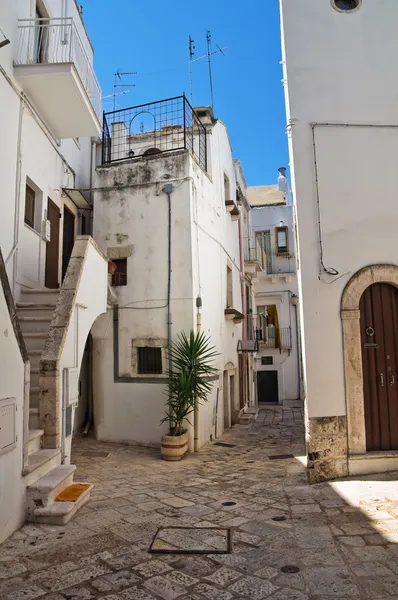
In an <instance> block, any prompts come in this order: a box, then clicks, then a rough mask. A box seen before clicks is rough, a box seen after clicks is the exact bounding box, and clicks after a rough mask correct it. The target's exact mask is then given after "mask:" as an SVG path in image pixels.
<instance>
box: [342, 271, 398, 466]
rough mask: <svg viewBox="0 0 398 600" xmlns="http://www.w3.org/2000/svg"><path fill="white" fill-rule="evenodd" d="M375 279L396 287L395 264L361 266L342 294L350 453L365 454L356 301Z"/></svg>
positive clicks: (358, 322) (397, 278)
mask: <svg viewBox="0 0 398 600" xmlns="http://www.w3.org/2000/svg"><path fill="white" fill-rule="evenodd" d="M374 283H389V284H390V285H394V286H396V287H398V266H396V265H389V264H386V265H383V264H381V265H369V266H368V267H364V268H363V269H361V270H360V271H358V272H357V273H356V274H355V275H353V277H351V279H350V280H349V282H348V283H347V285H346V286H345V288H344V291H343V295H342V298H341V320H342V327H343V349H344V376H345V397H346V408H347V428H348V454H349V455H350V454H351V455H352V454H366V433H365V406H364V397H363V372H362V349H361V329H360V312H359V301H360V299H361V296H362V294H363V292H364V291H365V290H366V288H368V287H369V286H371V285H373V284H374Z"/></svg>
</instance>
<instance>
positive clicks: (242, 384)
mask: <svg viewBox="0 0 398 600" xmlns="http://www.w3.org/2000/svg"><path fill="white" fill-rule="evenodd" d="M238 232H239V260H240V295H241V302H242V305H241V306H242V313H243V315H244V319H243V323H242V340H243V341H244V340H246V318H247V315H246V307H245V276H244V262H243V240H242V222H241V219H240V215H239V219H238ZM241 364H242V373H241V379H240V381H239V383H240V388H241V389H240V393H241V408H243V407H244V406H245V404H246V402H245V401H246V398H245V397H244V390H245V383H246V363H245V359H244V355H243V353H242V363H241Z"/></svg>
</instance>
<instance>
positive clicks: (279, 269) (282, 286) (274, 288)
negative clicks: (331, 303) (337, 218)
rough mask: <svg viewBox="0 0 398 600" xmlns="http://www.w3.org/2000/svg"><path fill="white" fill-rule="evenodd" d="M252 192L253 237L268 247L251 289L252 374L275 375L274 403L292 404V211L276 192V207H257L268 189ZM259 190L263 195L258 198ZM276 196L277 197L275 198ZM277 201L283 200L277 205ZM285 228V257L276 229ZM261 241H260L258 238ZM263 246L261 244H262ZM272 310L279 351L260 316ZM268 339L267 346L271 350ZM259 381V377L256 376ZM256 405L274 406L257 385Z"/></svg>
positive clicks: (295, 339) (296, 391) (295, 359)
mask: <svg viewBox="0 0 398 600" xmlns="http://www.w3.org/2000/svg"><path fill="white" fill-rule="evenodd" d="M259 187H260V189H259V188H256V189H255V197H256V201H257V202H256V203H257V206H254V207H252V209H251V221H252V229H253V236H255V237H256V236H263V235H266V234H267V236H268V240H269V241H268V242H267V245H268V247H267V248H266V256H267V268H266V270H264V271H260V272H259V274H258V278H257V281H256V283H255V285H254V296H255V310H254V311H253V314H252V316H253V329H256V327H257V328H260V330H261V332H262V335H261V338H262V339H260V345H259V347H260V351H259V353H258V355H257V360H256V371H257V373H261V372H262V371H274V372H275V371H276V372H277V381H278V388H277V389H278V402H279V403H280V404H282V403H283V401H284V400H296V399H299V398H300V397H301V390H300V379H301V376H300V351H299V328H298V317H297V315H298V312H297V310H298V306H297V304H295V302H298V281H297V271H296V244H295V236H294V213H293V207H292V206H291V205H288V204H286V200H285V195H284V194H281V193H280V192H277V198H276V201H277V202H278V203H277V204H275V205H274V204H265V202H264V204H265V205H263V206H261V197H263V198H264V199H265V198H268V197H269V188H270V187H271V186H259ZM261 188H262V190H263V194H261V191H262V190H261ZM248 192H249V193H248V196H249V200H250V199H251V197H252V194H251V188H249V190H248ZM278 196H279V197H278ZM281 197H282V198H283V200H282V202H283V204H281V202H280V201H281ZM280 226H285V227H287V232H288V256H281V255H279V254H278V248H277V228H278V227H280ZM261 239H262V240H264V238H261ZM262 243H263V244H265V242H263V241H262ZM272 305H275V306H276V310H277V314H278V320H279V327H280V332H281V342H282V347H281V349H278V348H272V347H268V346H267V344H266V343H262V342H266V336H265V335H264V327H265V325H263V324H262V323H261V316H260V315H264V314H266V313H267V309H266V307H267V306H272ZM272 345H273V344H272V338H271V339H270V346H272ZM264 357H269V358H268V360H269V361H271V360H272V364H263V363H264V362H266V361H265V360H263V358H264ZM257 378H261V375H257ZM257 393H258V396H257V400H258V402H260V403H262V402H265V403H266V402H275V400H276V398H275V396H271V395H269V396H267V395H266V394H264V393H261V385H260V384H258V392H257Z"/></svg>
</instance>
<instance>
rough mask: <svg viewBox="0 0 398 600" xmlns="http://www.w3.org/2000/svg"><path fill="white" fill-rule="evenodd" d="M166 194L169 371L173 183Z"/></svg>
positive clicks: (165, 190)
mask: <svg viewBox="0 0 398 600" xmlns="http://www.w3.org/2000/svg"><path fill="white" fill-rule="evenodd" d="M162 191H163V192H164V193H165V194H166V195H167V206H168V240H167V354H168V370H169V372H171V370H172V368H173V362H172V358H171V326H172V318H171V310H170V300H171V271H172V269H171V193H172V191H173V184H172V183H166V185H165V186H164V188H163V190H162Z"/></svg>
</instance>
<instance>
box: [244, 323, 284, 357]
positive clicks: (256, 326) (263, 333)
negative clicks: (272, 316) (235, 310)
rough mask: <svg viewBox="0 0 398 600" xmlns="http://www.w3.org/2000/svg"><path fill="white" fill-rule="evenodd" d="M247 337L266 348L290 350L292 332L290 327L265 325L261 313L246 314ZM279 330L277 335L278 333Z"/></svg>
mask: <svg viewBox="0 0 398 600" xmlns="http://www.w3.org/2000/svg"><path fill="white" fill-rule="evenodd" d="M246 318H247V325H246V331H247V339H249V340H257V341H258V343H259V344H260V349H261V345H262V346H265V347H266V348H280V349H281V350H291V348H292V332H291V328H290V327H279V329H278V330H277V328H276V327H275V326H274V325H267V321H266V318H265V317H264V316H263V315H248V316H247V317H246ZM278 331H279V335H278Z"/></svg>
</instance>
